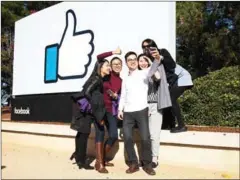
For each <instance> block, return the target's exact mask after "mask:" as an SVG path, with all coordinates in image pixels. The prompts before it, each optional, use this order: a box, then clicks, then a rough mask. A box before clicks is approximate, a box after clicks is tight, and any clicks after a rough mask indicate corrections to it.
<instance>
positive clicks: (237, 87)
mask: <svg viewBox="0 0 240 180" xmlns="http://www.w3.org/2000/svg"><path fill="white" fill-rule="evenodd" d="M179 103H180V106H181V110H182V113H183V117H184V120H185V122H186V124H189V125H207V126H230V127H240V66H234V67H224V68H222V69H221V70H218V71H215V72H211V73H209V74H208V75H206V76H204V77H201V78H198V79H195V81H194V87H193V88H192V89H191V90H187V91H186V92H185V93H184V94H183V96H181V97H180V98H179Z"/></svg>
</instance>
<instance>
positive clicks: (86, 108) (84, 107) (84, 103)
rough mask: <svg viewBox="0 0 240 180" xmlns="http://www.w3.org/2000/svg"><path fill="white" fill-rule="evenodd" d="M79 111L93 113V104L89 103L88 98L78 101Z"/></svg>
mask: <svg viewBox="0 0 240 180" xmlns="http://www.w3.org/2000/svg"><path fill="white" fill-rule="evenodd" d="M77 103H78V105H79V109H80V111H81V112H86V113H91V112H92V108H91V104H90V103H89V102H88V100H87V98H82V99H79V100H78V101H77Z"/></svg>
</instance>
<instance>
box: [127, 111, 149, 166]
mask: <svg viewBox="0 0 240 180" xmlns="http://www.w3.org/2000/svg"><path fill="white" fill-rule="evenodd" d="M135 123H137V126H138V129H139V133H140V137H141V151H142V153H141V154H142V162H143V164H144V165H148V164H150V163H151V162H152V150H151V141H150V133H149V120H148V108H145V109H143V110H141V111H135V112H124V115H123V138H124V147H125V150H126V152H127V156H128V160H129V162H130V164H137V163H138V159H137V156H136V152H135V149H134V141H133V129H134V126H135Z"/></svg>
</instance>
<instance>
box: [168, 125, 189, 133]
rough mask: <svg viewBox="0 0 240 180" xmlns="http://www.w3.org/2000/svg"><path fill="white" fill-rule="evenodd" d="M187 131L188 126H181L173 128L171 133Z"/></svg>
mask: <svg viewBox="0 0 240 180" xmlns="http://www.w3.org/2000/svg"><path fill="white" fill-rule="evenodd" d="M186 131H187V127H186V126H182V127H181V126H179V127H176V128H173V129H171V131H170V132H171V133H180V132H186Z"/></svg>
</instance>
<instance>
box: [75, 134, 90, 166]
mask: <svg viewBox="0 0 240 180" xmlns="http://www.w3.org/2000/svg"><path fill="white" fill-rule="evenodd" d="M88 136H89V134H88V133H81V132H78V133H77V135H76V137H75V146H76V150H75V155H76V162H80V163H85V161H86V154H87V143H88Z"/></svg>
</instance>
